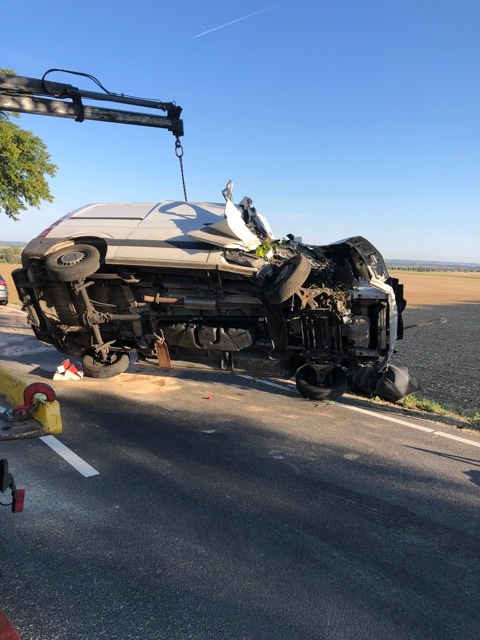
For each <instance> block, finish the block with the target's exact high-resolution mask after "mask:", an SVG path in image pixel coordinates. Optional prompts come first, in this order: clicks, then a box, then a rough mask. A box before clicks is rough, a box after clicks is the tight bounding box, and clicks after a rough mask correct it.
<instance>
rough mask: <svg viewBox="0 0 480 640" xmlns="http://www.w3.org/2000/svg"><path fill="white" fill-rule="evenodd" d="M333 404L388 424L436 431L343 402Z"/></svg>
mask: <svg viewBox="0 0 480 640" xmlns="http://www.w3.org/2000/svg"><path fill="white" fill-rule="evenodd" d="M332 404H336V405H337V406H339V407H344V408H345V409H350V411H358V412H359V413H366V414H367V415H369V416H374V417H375V418H382V420H388V422H396V423H397V424H401V425H403V426H404V427H410V429H418V430H419V431H426V432H427V433H435V429H430V428H429V427H422V426H421V425H419V424H415V423H413V422H407V421H406V420H400V419H399V418H392V416H384V415H383V414H381V413H377V412H376V411H369V410H368V409H361V408H360V407H352V406H350V405H349V404H343V403H341V402H332Z"/></svg>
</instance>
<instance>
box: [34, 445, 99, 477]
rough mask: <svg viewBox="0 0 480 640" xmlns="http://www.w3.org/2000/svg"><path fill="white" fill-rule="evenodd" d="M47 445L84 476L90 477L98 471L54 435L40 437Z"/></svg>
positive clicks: (97, 473) (96, 474)
mask: <svg viewBox="0 0 480 640" xmlns="http://www.w3.org/2000/svg"><path fill="white" fill-rule="evenodd" d="M40 440H42V441H43V442H44V443H45V444H46V445H47V446H49V447H50V448H51V449H53V450H54V451H55V453H58V455H59V456H61V457H62V458H63V459H64V460H66V461H67V462H68V464H71V465H72V467H73V468H74V469H76V470H77V471H78V472H79V473H81V474H82V476H84V477H85V478H90V477H91V476H98V475H100V472H99V471H97V470H96V469H94V468H93V467H91V466H90V465H89V464H88V462H85V460H82V458H80V456H77V454H76V453H74V452H73V451H72V450H71V449H69V448H68V447H66V446H65V445H64V444H63V443H62V442H60V440H57V438H55V437H54V436H42V437H41V438H40Z"/></svg>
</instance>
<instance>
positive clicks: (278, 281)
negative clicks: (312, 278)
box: [263, 253, 312, 304]
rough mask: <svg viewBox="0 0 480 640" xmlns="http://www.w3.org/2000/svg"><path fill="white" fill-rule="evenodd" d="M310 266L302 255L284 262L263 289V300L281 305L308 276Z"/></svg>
mask: <svg viewBox="0 0 480 640" xmlns="http://www.w3.org/2000/svg"><path fill="white" fill-rule="evenodd" d="M311 270H312V265H311V264H310V260H309V259H308V258H306V257H305V256H304V255H302V254H301V253H299V254H298V255H296V256H294V257H293V258H290V259H289V260H286V261H285V262H284V263H283V264H281V265H280V266H279V267H277V269H276V270H275V272H274V274H273V275H272V276H271V277H270V278H269V279H268V280H267V282H266V283H265V285H264V287H263V296H264V298H265V300H268V302H271V303H272V304H282V302H285V300H288V299H289V298H291V297H292V296H293V294H294V293H295V292H296V291H298V289H299V288H300V287H301V286H302V284H303V283H304V282H305V280H306V279H307V278H308V276H309V275H310V271H311Z"/></svg>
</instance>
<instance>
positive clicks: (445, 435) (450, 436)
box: [236, 373, 480, 448]
mask: <svg viewBox="0 0 480 640" xmlns="http://www.w3.org/2000/svg"><path fill="white" fill-rule="evenodd" d="M236 375H237V376H238V377H239V378H246V379H247V380H253V381H254V382H259V383H260V384H266V385H268V386H270V387H277V388H278V389H283V390H284V391H291V392H295V393H296V390H295V389H294V388H292V387H289V386H287V385H286V384H277V383H275V382H270V381H269V380H262V379H261V378H255V377H253V376H246V375H241V374H238V373H237V374H236ZM330 404H334V405H337V406H339V407H342V408H343V409H349V410H350V411H358V412H359V413H366V414H367V415H370V416H373V417H374V418H380V419H381V420H386V421H388V422H395V423H396V424H401V425H402V426H403V427H408V428H409V429H416V430H417V431H424V432H425V433H431V434H432V435H434V436H440V437H442V438H448V439H449V440H456V441H457V442H462V443H463V444H469V445H471V446H472V447H479V448H480V442H475V441H474V440H468V439H467V438H461V437H460V436H454V435H453V434H451V433H445V432H444V431H435V429H431V428H430V427H422V425H420V424H415V423H414V422H408V421H407V420H401V419H400V418H393V417H392V416H386V415H383V414H382V413H377V412H376V411H369V410H368V409H361V408H360V407H352V406H351V405H349V404H343V403H341V402H330Z"/></svg>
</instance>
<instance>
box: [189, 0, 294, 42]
mask: <svg viewBox="0 0 480 640" xmlns="http://www.w3.org/2000/svg"><path fill="white" fill-rule="evenodd" d="M287 2H290V0H283V2H277V4H272V5H271V6H270V7H265V9H260V10H259V11H255V13H249V14H248V16H243V18H237V19H236V20H232V21H231V22H226V23H225V24H221V25H220V26H219V27H214V28H213V29H209V30H208V31H203V32H202V33H197V35H196V36H193V39H195V38H200V37H201V36H206V35H207V33H212V31H218V30H219V29H223V28H224V27H229V26H230V25H231V24H235V23H236V22H241V21H242V20H246V19H247V18H252V17H253V16H258V14H259V13H263V12H264V11H269V10H270V9H274V8H275V7H279V6H280V5H281V4H285V3H287Z"/></svg>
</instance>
